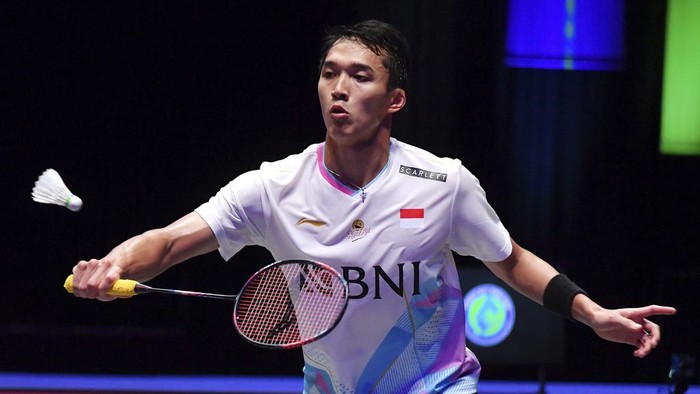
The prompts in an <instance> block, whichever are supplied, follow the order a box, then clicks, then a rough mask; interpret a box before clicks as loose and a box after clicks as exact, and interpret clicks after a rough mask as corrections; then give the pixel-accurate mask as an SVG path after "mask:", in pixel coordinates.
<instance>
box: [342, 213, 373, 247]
mask: <svg viewBox="0 0 700 394" xmlns="http://www.w3.org/2000/svg"><path fill="white" fill-rule="evenodd" d="M367 234H369V227H365V223H364V222H363V221H362V220H360V219H357V220H355V221H353V222H352V228H351V229H350V230H348V231H347V232H346V233H345V238H347V239H349V240H350V241H352V242H355V241H357V240H358V239H360V238H364V237H365V236H367Z"/></svg>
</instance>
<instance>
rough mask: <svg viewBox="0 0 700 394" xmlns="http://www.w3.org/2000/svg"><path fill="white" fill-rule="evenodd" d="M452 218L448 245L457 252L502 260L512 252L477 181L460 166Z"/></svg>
mask: <svg viewBox="0 0 700 394" xmlns="http://www.w3.org/2000/svg"><path fill="white" fill-rule="evenodd" d="M451 218H452V223H451V229H450V238H449V244H450V247H451V249H452V250H454V251H455V252H457V253H459V254H460V255H463V256H473V257H475V258H477V259H479V260H482V261H502V260H504V259H506V258H507V257H508V256H509V255H510V253H511V252H512V244H511V240H510V235H509V233H508V230H506V228H505V227H504V226H503V223H501V220H500V219H499V217H498V215H497V214H496V212H495V211H494V209H493V208H492V207H491V205H489V203H488V201H487V200H486V193H485V192H484V189H483V188H482V187H481V185H480V184H479V180H478V179H477V178H476V177H475V176H474V175H473V174H472V173H471V172H469V170H467V169H466V168H465V167H464V166H461V165H460V169H459V185H457V189H456V191H455V198H454V202H453V207H452V215H451Z"/></svg>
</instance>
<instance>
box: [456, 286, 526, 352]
mask: <svg viewBox="0 0 700 394" xmlns="http://www.w3.org/2000/svg"><path fill="white" fill-rule="evenodd" d="M464 314H465V328H466V331H467V338H468V339H469V340H470V341H471V342H473V343H474V344H476V345H479V346H484V347H488V346H495V345H498V344H499V343H501V342H503V341H504V340H505V339H506V338H507V337H508V335H510V332H511V330H512V329H513V325H514V324H515V307H514V305H513V299H512V298H510V295H509V294H508V293H507V292H506V291H505V290H503V288H501V287H500V286H496V285H493V284H482V285H479V286H476V287H474V288H473V289H471V290H469V292H468V293H467V294H466V295H465V296H464Z"/></svg>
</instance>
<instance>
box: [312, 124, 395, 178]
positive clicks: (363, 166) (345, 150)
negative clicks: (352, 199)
mask: <svg viewBox="0 0 700 394" xmlns="http://www.w3.org/2000/svg"><path fill="white" fill-rule="evenodd" d="M389 145H390V141H389V132H388V130H387V131H386V132H380V133H378V134H377V135H376V136H375V138H373V139H372V140H371V141H364V142H360V143H356V144H351V145H347V144H339V143H337V141H335V140H333V139H332V138H326V146H325V154H324V157H323V160H324V164H325V165H326V168H328V170H330V171H331V172H332V173H333V174H334V175H336V176H338V177H339V178H341V180H344V181H345V182H348V183H350V184H351V185H356V186H357V187H363V186H365V185H367V184H368V183H370V182H371V181H372V180H373V179H374V178H375V177H376V176H377V175H378V174H379V172H380V171H381V170H382V169H383V168H384V166H385V165H386V163H387V161H389Z"/></svg>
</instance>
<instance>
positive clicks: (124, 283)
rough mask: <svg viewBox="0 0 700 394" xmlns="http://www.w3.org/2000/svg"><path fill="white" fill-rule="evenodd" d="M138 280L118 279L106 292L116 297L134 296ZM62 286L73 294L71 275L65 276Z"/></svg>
mask: <svg viewBox="0 0 700 394" xmlns="http://www.w3.org/2000/svg"><path fill="white" fill-rule="evenodd" d="M138 284H139V282H137V281H135V280H131V279H119V280H117V281H116V282H115V283H114V286H112V288H111V289H110V290H109V291H108V292H107V294H109V295H112V296H116V297H131V296H135V295H136V294H137V293H136V290H135V289H136V285H138ZM63 287H64V288H65V289H66V291H67V292H69V293H71V294H73V275H72V274H71V275H68V277H67V278H66V282H65V283H64V284H63Z"/></svg>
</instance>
